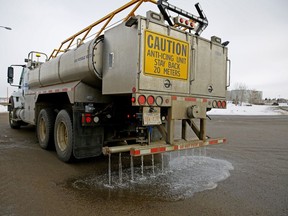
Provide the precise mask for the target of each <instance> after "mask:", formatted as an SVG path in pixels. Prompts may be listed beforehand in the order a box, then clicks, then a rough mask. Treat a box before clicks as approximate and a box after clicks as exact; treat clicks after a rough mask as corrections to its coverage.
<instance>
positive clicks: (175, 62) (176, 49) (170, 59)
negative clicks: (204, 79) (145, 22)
mask: <svg viewBox="0 0 288 216" xmlns="http://www.w3.org/2000/svg"><path fill="white" fill-rule="evenodd" d="M144 52H145V53H144V54H145V56H144V73H145V74H147V75H148V74H149V75H154V76H161V77H168V78H174V79H182V80H187V78H188V61H189V43H187V42H185V41H181V40H177V39H175V38H172V37H168V36H165V35H161V34H158V33H155V32H151V31H148V30H146V31H145V51H144Z"/></svg>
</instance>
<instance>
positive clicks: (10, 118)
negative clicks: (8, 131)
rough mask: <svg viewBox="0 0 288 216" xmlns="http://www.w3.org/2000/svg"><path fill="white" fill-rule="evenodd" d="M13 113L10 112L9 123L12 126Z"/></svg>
mask: <svg viewBox="0 0 288 216" xmlns="http://www.w3.org/2000/svg"><path fill="white" fill-rule="evenodd" d="M12 119H13V112H12V111H10V112H9V121H10V124H13V120H12Z"/></svg>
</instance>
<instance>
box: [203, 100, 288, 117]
mask: <svg viewBox="0 0 288 216" xmlns="http://www.w3.org/2000/svg"><path fill="white" fill-rule="evenodd" d="M279 106H283V107H284V106H287V104H279ZM207 114H208V115H288V111H284V110H281V109H280V108H279V107H278V106H272V105H248V104H244V105H242V106H236V105H235V104H232V103H228V104H227V109H212V110H211V111H209V112H208V113H207Z"/></svg>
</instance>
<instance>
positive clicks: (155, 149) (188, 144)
mask: <svg viewBox="0 0 288 216" xmlns="http://www.w3.org/2000/svg"><path fill="white" fill-rule="evenodd" d="M226 142H227V140H226V138H216V139H207V140H206V141H203V140H193V141H184V140H180V141H175V142H174V144H172V145H169V144H165V142H157V143H152V144H151V145H140V144H134V145H125V146H114V147H104V148H103V149H102V151H103V154H104V155H109V154H113V153H121V152H130V155H131V156H134V157H137V156H142V155H151V154H159V153H165V152H172V151H181V150H185V149H193V148H199V147H205V146H209V145H216V144H224V143H226Z"/></svg>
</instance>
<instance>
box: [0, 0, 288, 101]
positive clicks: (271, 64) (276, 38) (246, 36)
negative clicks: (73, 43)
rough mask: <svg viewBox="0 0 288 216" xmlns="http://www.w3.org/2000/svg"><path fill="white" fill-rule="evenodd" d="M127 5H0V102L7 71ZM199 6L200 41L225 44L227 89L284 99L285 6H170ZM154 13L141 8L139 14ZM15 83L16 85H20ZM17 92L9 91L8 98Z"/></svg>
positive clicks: (22, 0)
mask: <svg viewBox="0 0 288 216" xmlns="http://www.w3.org/2000/svg"><path fill="white" fill-rule="evenodd" d="M127 2H128V0H110V1H109V0H106V1H103V0H81V1H76V0H0V26H9V27H11V28H12V29H13V30H12V31H9V30H6V29H3V28H0V74H1V80H0V97H3V96H6V95H7V87H8V86H9V85H8V84H7V82H6V81H7V78H6V74H7V67H8V66H10V65H11V64H23V63H24V58H27V55H28V53H29V52H30V51H32V50H36V51H42V52H45V53H47V54H48V55H50V54H51V52H52V50H53V49H54V48H58V47H59V45H60V43H61V42H62V41H64V40H65V39H66V38H68V37H70V36H71V35H72V34H74V33H76V32H78V31H79V30H81V29H83V28H85V27H86V26H88V25H90V24H91V23H93V22H95V21H96V20H98V19H99V18H101V17H103V16H105V15H106V14H107V13H108V12H111V11H112V10H115V9H116V8H118V7H119V6H121V5H123V4H124V3H127ZM197 2H200V4H201V6H202V9H203V10H204V13H205V14H206V16H207V18H208V20H209V25H208V27H207V29H206V30H205V31H204V32H203V33H202V35H201V36H203V37H205V38H210V37H211V36H213V35H216V36H219V37H220V38H222V41H226V40H229V41H230V44H229V46H228V47H229V58H230V59H231V60H232V73H231V88H230V89H233V88H234V87H235V86H236V85H237V83H241V84H245V85H246V86H247V87H248V88H249V89H255V90H259V91H263V98H266V97H267V98H278V97H282V98H287V99H288V37H287V35H288V12H287V11H288V1H287V0H217V1H215V0H198V1H192V0H169V3H171V4H173V5H176V6H178V7H180V8H183V9H185V10H187V11H189V12H191V13H193V14H196V15H197V12H196V10H195V8H194V4H195V3H197ZM147 9H152V10H154V11H157V10H158V9H157V8H156V7H155V6H154V5H152V4H150V3H145V6H144V7H142V9H140V10H138V13H137V14H144V13H145V11H146V10H147ZM18 82H19V81H18V78H17V77H15V80H14V83H18ZM14 89H15V88H12V87H8V92H9V94H10V93H11V92H12V91H13V90H14Z"/></svg>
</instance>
